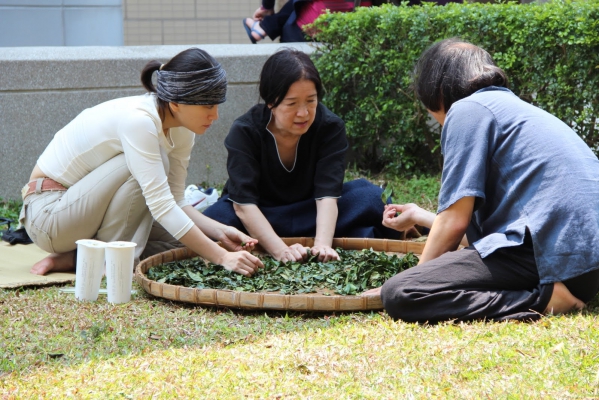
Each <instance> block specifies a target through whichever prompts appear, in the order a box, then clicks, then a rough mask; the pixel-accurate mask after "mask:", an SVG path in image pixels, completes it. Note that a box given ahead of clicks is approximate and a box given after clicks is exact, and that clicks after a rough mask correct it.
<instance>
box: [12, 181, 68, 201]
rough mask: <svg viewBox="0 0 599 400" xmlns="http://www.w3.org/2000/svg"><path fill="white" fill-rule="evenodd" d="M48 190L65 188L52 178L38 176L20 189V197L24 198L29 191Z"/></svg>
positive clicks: (62, 189)
mask: <svg viewBox="0 0 599 400" xmlns="http://www.w3.org/2000/svg"><path fill="white" fill-rule="evenodd" d="M40 181H41V182H40ZM48 190H58V191H64V190H67V188H66V187H64V186H63V185H61V184H60V183H58V182H56V181H55V180H53V179H50V178H39V179H35V180H32V181H31V182H29V183H28V184H27V185H25V186H23V189H21V197H22V198H23V200H25V197H27V196H29V195H30V194H31V193H34V192H36V191H39V192H40V193H41V192H47V191H48Z"/></svg>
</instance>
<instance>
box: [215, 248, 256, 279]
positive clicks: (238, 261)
mask: <svg viewBox="0 0 599 400" xmlns="http://www.w3.org/2000/svg"><path fill="white" fill-rule="evenodd" d="M220 265H222V266H223V267H225V269H226V270H228V271H233V272H237V273H238V274H241V275H245V276H252V275H254V273H256V271H258V268H263V267H264V264H262V261H260V259H259V258H258V257H256V256H254V255H252V254H250V253H248V252H247V251H235V252H227V253H226V254H225V255H224V256H223V259H222V261H221V262H220Z"/></svg>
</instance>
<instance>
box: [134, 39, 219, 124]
mask: <svg viewBox="0 0 599 400" xmlns="http://www.w3.org/2000/svg"><path fill="white" fill-rule="evenodd" d="M216 66H220V64H219V63H218V62H217V61H216V60H215V59H214V57H212V56H211V55H210V54H208V53H207V52H205V51H204V50H201V49H198V48H195V47H194V48H190V49H187V50H184V51H182V52H180V53H179V54H177V55H176V56H174V57H173V58H171V59H170V61H168V62H167V63H166V64H162V63H160V62H159V61H156V60H152V61H150V62H148V63H147V64H146V65H145V66H144V68H143V69H142V71H141V84H142V85H143V87H144V88H145V89H146V90H147V91H148V92H150V93H157V90H156V86H155V85H154V83H153V82H152V76H153V75H154V73H155V72H156V71H159V70H160V71H170V72H187V73H191V72H196V71H202V70H206V69H211V68H213V67H216ZM225 84H226V81H225ZM157 103H158V113H159V114H160V118H161V119H162V120H163V121H164V117H165V115H166V110H168V111H169V112H170V113H171V115H172V111H171V110H170V108H169V106H168V104H169V102H168V101H165V100H163V99H161V98H157Z"/></svg>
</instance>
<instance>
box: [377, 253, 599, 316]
mask: <svg viewBox="0 0 599 400" xmlns="http://www.w3.org/2000/svg"><path fill="white" fill-rule="evenodd" d="M563 283H564V284H565V285H566V287H567V288H568V289H569V290H570V291H571V292H572V294H573V295H574V296H576V297H578V298H579V299H580V300H582V301H583V302H585V303H586V302H588V301H589V300H591V299H592V298H593V297H594V296H595V295H596V294H597V291H598V290H599V270H595V271H592V272H589V273H586V274H584V275H581V276H579V277H577V278H574V279H570V280H568V281H564V282H563ZM552 294H553V284H546V285H541V284H540V283H539V274H538V270H537V266H536V263H535V259H534V252H533V249H532V245H530V244H529V243H525V244H523V245H521V246H517V247H509V248H503V249H498V250H496V251H495V252H494V253H493V254H491V255H489V256H488V257H486V258H484V259H483V258H481V257H480V254H479V253H478V251H476V250H475V249H474V247H472V246H470V247H467V248H465V249H462V250H458V251H454V252H449V253H446V254H443V255H442V256H440V257H438V258H436V259H434V260H431V261H429V262H426V263H424V264H422V265H418V266H417V267H414V268H410V269H408V270H406V271H404V272H401V273H399V274H397V275H395V276H394V277H393V278H391V279H389V280H388V281H387V282H385V284H384V285H383V288H382V291H381V298H382V301H383V305H384V307H385V310H386V311H387V313H388V314H389V315H390V316H391V317H392V318H393V319H401V320H403V321H406V322H420V323H437V322H440V321H448V320H454V321H472V320H493V321H501V320H507V319H514V320H521V321H534V320H537V319H539V318H540V317H541V313H542V312H543V311H544V310H545V308H546V307H547V304H548V303H549V299H550V298H551V295H552Z"/></svg>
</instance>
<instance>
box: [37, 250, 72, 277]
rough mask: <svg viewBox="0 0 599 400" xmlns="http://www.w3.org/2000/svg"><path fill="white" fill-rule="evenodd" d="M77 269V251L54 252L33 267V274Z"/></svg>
mask: <svg viewBox="0 0 599 400" xmlns="http://www.w3.org/2000/svg"><path fill="white" fill-rule="evenodd" d="M74 269H75V251H69V252H68V253H52V254H50V255H49V256H48V257H46V258H44V259H43V260H41V261H38V262H36V263H35V264H34V265H33V267H31V270H30V271H29V272H31V273H32V274H36V275H46V274H47V273H48V272H65V271H73V270H74Z"/></svg>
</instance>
